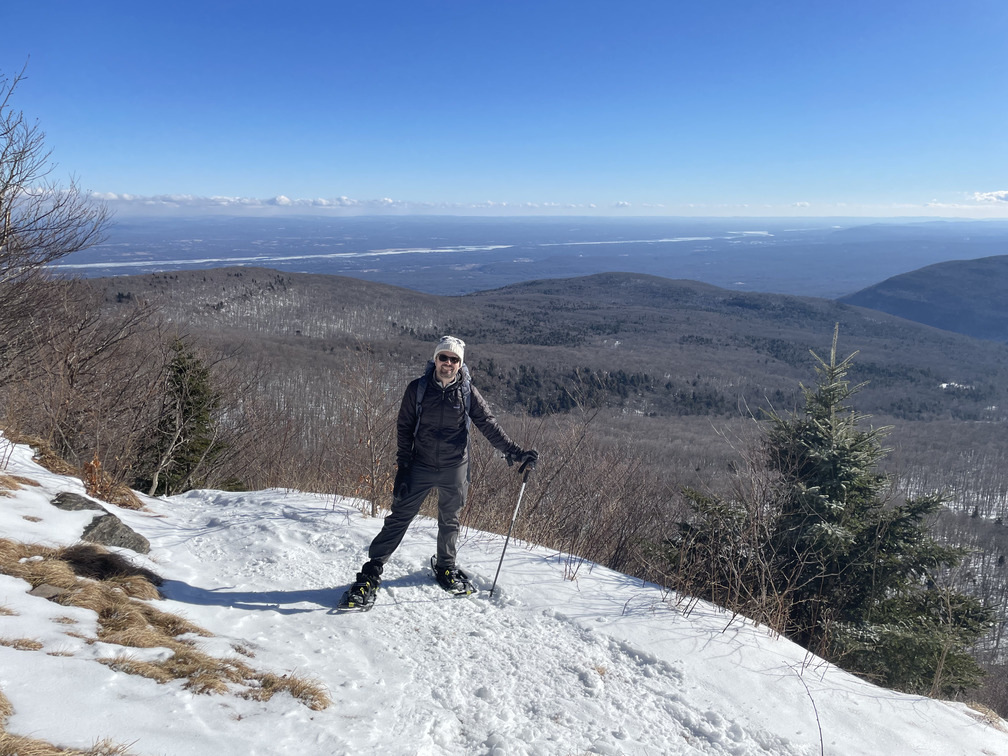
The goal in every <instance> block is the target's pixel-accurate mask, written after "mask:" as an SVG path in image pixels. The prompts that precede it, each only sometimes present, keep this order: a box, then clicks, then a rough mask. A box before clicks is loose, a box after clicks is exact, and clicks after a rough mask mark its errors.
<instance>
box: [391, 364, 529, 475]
mask: <svg viewBox="0 0 1008 756" xmlns="http://www.w3.org/2000/svg"><path fill="white" fill-rule="evenodd" d="M425 377H426V387H425V389H424V394H423V397H422V398H421V400H420V405H421V411H420V422H419V424H418V423H417V391H418V390H419V386H420V383H421V379H420V378H416V379H414V380H412V381H410V383H409V385H408V386H407V387H406V391H405V392H403V398H402V404H401V405H400V406H399V417H398V419H397V421H396V440H397V450H396V461H397V463H398V464H399V468H400V469H405V468H406V467H409V466H410V465H412V464H414V463H416V464H421V465H424V466H425V467H431V468H434V469H438V470H439V469H442V468H452V467H458V466H459V465H463V464H465V463H466V462H468V461H469V423H468V422H466V411H465V400H464V397H463V392H462V385H463V383H464V382H468V381H469V369H468V368H467V367H466V366H465V365H464V364H463V365H462V366H461V367H460V368H459V372H458V374H457V375H456V377H455V380H454V381H453V382H452V383H450V384H449V385H448V386H446V387H444V388H442V386H441V384H440V383H438V381H437V378H435V377H434V363H433V361H431V362H428V363H427V370H426V372H425ZM469 390H470V396H469V419H470V420H471V421H472V424H473V425H475V426H476V427H477V428H479V430H480V432H481V433H482V434H483V435H484V436H486V439H487V440H488V441H489V442H490V444H491V445H492V446H493V447H494V448H495V449H497V451H499V452H501V453H502V454H512V455H518V454H520V453H521V447H520V446H518V444H516V443H515V442H514V441H512V440H511V439H510V438H509V437H508V435H507V434H506V433H505V432H504V430H503V429H502V428H501V427H500V425H499V424H498V423H497V419H496V418H495V417H494V415H493V413H492V412H491V411H490V407H489V406H488V405H487V403H486V400H485V399H484V398H483V396H482V395H481V394H480V393H479V391H477V390H476V387H475V386H473V385H472V384H471V383H470V384H469Z"/></svg>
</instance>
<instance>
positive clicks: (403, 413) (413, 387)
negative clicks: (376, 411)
mask: <svg viewBox="0 0 1008 756" xmlns="http://www.w3.org/2000/svg"><path fill="white" fill-rule="evenodd" d="M419 383H420V381H419V379H416V380H413V381H410V383H409V385H408V386H406V390H405V391H404V392H403V398H402V404H400V405H399V417H398V419H397V420H396V464H397V465H398V466H399V469H400V470H402V469H405V468H407V467H409V466H410V464H411V463H412V462H413V444H414V438H413V435H414V433H416V421H417V411H416V395H417V386H418V384H419Z"/></svg>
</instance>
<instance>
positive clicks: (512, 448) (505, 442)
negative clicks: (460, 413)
mask: <svg viewBox="0 0 1008 756" xmlns="http://www.w3.org/2000/svg"><path fill="white" fill-rule="evenodd" d="M470 391H471V395H470V397H469V419H470V420H472V421H473V425H475V426H476V427H477V428H479V430H480V433H482V434H483V435H484V436H486V439H487V441H489V442H490V444H491V445H492V446H493V447H494V448H495V449H496V450H497V451H499V452H500V453H501V454H520V453H521V450H522V449H521V447H520V446H518V444H516V443H515V442H514V441H512V440H511V438H510V437H509V436H508V434H507V433H505V432H504V429H503V428H501V427H500V425H499V424H498V422H497V418H496V417H494V415H493V412H491V411H490V406H489V405H488V404H487V403H486V400H485V399H484V398H483V396H482V394H480V392H479V391H477V390H476V387H475V386H471V388H470Z"/></svg>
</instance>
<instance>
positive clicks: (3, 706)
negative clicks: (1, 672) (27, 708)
mask: <svg viewBox="0 0 1008 756" xmlns="http://www.w3.org/2000/svg"><path fill="white" fill-rule="evenodd" d="M13 713H14V707H13V706H11V702H10V699H9V698H7V696H5V695H4V692H3V691H2V690H0V728H2V727H3V725H5V724H6V723H7V719H8V718H9V717H10V715H11V714H13Z"/></svg>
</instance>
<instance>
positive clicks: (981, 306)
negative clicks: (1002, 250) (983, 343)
mask: <svg viewBox="0 0 1008 756" xmlns="http://www.w3.org/2000/svg"><path fill="white" fill-rule="evenodd" d="M1006 282H1008V255H997V256H995V257H983V258H980V259H977V260H953V261H950V262H943V263H937V264H935V265H928V266H927V267H925V268H920V269H919V270H914V271H911V272H910V273H903V274H901V275H898V276H893V277H892V278H888V279H886V280H885V281H883V282H882V283H879V284H876V285H875V286H869V287H868V288H867V289H862V290H861V291H859V292H856V293H854V294H849V295H847V296H845V297H841V298H840V299H839V300H838V301H839V302H843V303H845V304H852V305H857V306H859V307H868V308H870V309H873V310H880V311H882V312H886V313H889V314H890V315H896V316H898V317H901V318H905V319H907V320H913V321H916V322H918V323H924V324H925V325H929V326H934V327H935V328H941V329H943V330H946V331H953V332H955V333H962V334H965V335H967V336H973V337H974V338H978V339H990V340H993V341H1002V342H1005V341H1008V285H1006Z"/></svg>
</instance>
